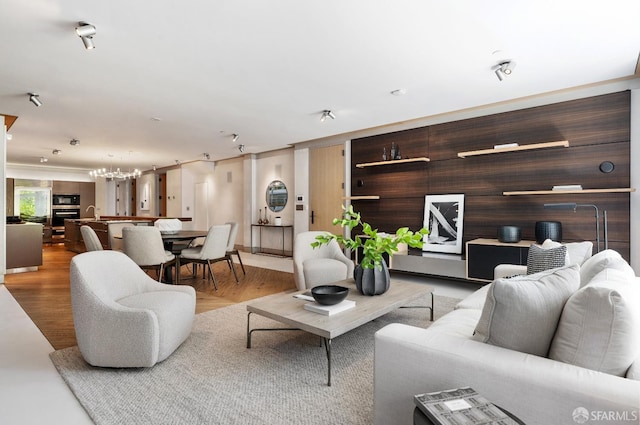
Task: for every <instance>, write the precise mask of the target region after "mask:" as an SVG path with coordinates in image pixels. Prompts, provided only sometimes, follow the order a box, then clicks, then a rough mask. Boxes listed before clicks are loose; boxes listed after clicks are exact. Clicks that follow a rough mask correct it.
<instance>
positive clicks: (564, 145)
mask: <svg viewBox="0 0 640 425" xmlns="http://www.w3.org/2000/svg"><path fill="white" fill-rule="evenodd" d="M568 147H569V141H568V140H561V141H559V142H546V143H533V144H530V145H521V146H504V147H498V148H491V149H482V150H478V151H466V152H458V156H459V157H460V158H466V157H468V156H478V155H490V154H494V153H504V152H517V151H528V150H532V149H547V148H568Z"/></svg>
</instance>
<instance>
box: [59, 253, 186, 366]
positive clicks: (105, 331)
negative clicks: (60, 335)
mask: <svg viewBox="0 0 640 425" xmlns="http://www.w3.org/2000/svg"><path fill="white" fill-rule="evenodd" d="M70 277H71V306H72V311H73V323H74V326H75V331H76V338H77V340H78V348H79V349H80V352H81V353H82V356H83V357H84V359H85V360H86V361H87V362H88V363H89V364H91V365H93V366H100V367H151V366H153V365H154V364H156V363H157V362H160V361H162V360H164V359H166V358H167V357H169V355H171V353H173V352H174V351H175V350H176V348H178V347H179V346H180V345H181V344H182V343H183V342H184V340H185V339H187V337H188V336H189V334H190V333H191V328H192V325H193V319H194V316H195V303H196V297H195V290H194V289H193V288H192V287H191V286H175V285H165V284H162V283H158V282H156V281H155V280H153V279H152V278H151V277H149V276H148V275H147V274H146V273H145V272H144V271H143V270H141V269H140V267H138V266H137V265H136V263H134V262H133V261H132V260H131V259H130V258H129V257H127V256H126V255H125V254H123V253H121V252H118V251H111V250H105V251H93V252H87V253H84V254H80V255H76V256H75V257H74V258H73V259H72V260H71V270H70Z"/></svg>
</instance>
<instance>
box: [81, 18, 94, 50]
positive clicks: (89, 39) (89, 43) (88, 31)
mask: <svg viewBox="0 0 640 425" xmlns="http://www.w3.org/2000/svg"><path fill="white" fill-rule="evenodd" d="M76 34H78V37H80V39H81V40H82V43H84V47H85V49H87V50H91V49H95V47H96V46H95V45H94V44H93V36H94V35H95V34H96V27H94V26H93V25H91V24H88V23H86V22H78V26H77V27H76Z"/></svg>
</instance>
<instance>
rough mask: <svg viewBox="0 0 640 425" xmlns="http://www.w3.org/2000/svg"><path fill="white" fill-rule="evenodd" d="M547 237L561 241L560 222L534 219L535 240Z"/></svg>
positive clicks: (539, 241) (541, 240) (539, 240)
mask: <svg viewBox="0 0 640 425" xmlns="http://www.w3.org/2000/svg"><path fill="white" fill-rule="evenodd" d="M547 239H551V240H552V241H555V242H562V223H560V222H559V221H536V242H538V243H542V242H544V241H545V240H547Z"/></svg>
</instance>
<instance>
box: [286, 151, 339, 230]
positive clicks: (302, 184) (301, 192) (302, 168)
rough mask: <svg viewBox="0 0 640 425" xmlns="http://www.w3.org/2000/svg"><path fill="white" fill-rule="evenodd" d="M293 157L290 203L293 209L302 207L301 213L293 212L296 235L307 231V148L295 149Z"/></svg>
mask: <svg viewBox="0 0 640 425" xmlns="http://www.w3.org/2000/svg"><path fill="white" fill-rule="evenodd" d="M293 156H294V170H295V176H296V181H295V184H294V187H293V190H292V191H291V200H290V202H293V205H292V206H293V207H294V209H295V206H296V205H302V211H297V210H294V226H295V227H294V231H295V233H296V234H298V233H300V232H307V231H309V148H303V149H296V150H295V152H294V155H293ZM349 173H351V170H349ZM298 196H301V197H302V199H303V201H302V202H298V201H297V200H296V199H297V197H298Z"/></svg>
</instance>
